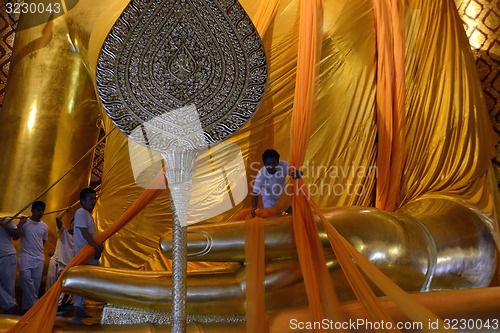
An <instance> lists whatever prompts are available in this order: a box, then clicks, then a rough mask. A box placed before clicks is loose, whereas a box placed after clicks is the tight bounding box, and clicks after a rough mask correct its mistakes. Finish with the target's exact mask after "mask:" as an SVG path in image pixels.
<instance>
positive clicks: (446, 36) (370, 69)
mask: <svg viewBox="0 0 500 333" xmlns="http://www.w3.org/2000/svg"><path fill="white" fill-rule="evenodd" d="M240 2H241V3H242V5H243V6H244V7H245V9H246V10H247V12H248V13H249V15H250V17H253V18H255V17H259V22H261V21H260V20H262V22H269V23H265V24H263V25H262V26H260V25H259V24H260V23H256V25H257V26H258V27H259V29H263V30H264V31H267V33H266V34H265V35H263V39H264V44H265V46H266V50H267V52H268V54H267V55H268V59H269V70H270V77H269V85H268V88H267V92H266V95H265V98H264V101H263V102H262V107H261V110H259V112H258V114H257V115H256V116H255V117H254V118H253V119H252V121H251V122H250V123H249V124H248V125H247V126H246V127H245V128H243V129H242V130H241V131H240V132H238V133H237V134H236V135H235V136H233V137H232V138H231V139H230V141H231V142H233V143H236V144H237V145H238V146H239V147H240V148H241V150H242V152H243V156H244V157H245V160H246V163H247V165H246V167H247V174H248V178H249V180H251V179H252V177H255V175H256V172H257V170H258V168H259V167H260V164H259V163H260V154H261V152H262V151H263V150H264V149H265V148H276V149H277V150H278V151H279V152H280V153H281V155H282V158H283V159H284V160H289V161H290V162H291V164H292V165H294V166H295V167H297V168H301V169H302V171H303V172H304V176H303V181H296V182H295V194H296V195H295V196H294V201H293V208H294V218H297V219H299V220H302V221H303V222H305V223H303V224H302V223H299V222H294V228H295V233H296V235H297V247H298V251H299V253H300V256H302V257H301V258H300V261H301V265H302V269H303V272H304V273H305V274H304V278H305V280H306V285H307V289H308V297H309V302H310V306H311V309H312V313H313V314H314V317H313V318H324V317H325V316H327V317H329V318H336V316H338V314H336V313H335V308H336V307H335V298H334V297H333V296H331V295H333V294H331V293H333V288H331V287H329V283H326V276H325V273H324V271H322V270H321V269H320V268H319V267H321V260H322V259H321V255H319V252H318V251H320V249H319V248H318V247H317V245H315V242H316V241H315V240H311V243H303V244H302V243H301V242H303V241H305V240H306V237H303V236H305V235H312V234H314V233H315V232H316V231H315V230H314V229H312V230H310V229H309V230H308V228H310V227H312V224H311V223H307V221H308V220H309V219H310V216H311V214H312V212H311V208H310V206H309V203H308V202H307V201H306V197H304V196H302V194H300V193H309V194H310V196H311V197H312V199H313V200H312V201H311V202H310V204H311V205H312V206H313V207H315V205H316V204H317V207H332V206H350V205H357V206H377V207H382V208H386V209H387V210H389V211H393V210H396V211H397V210H398V209H399V208H401V207H404V205H405V204H406V203H409V202H412V201H414V200H417V199H422V198H429V199H430V198H447V199H450V200H454V201H456V202H458V203H461V204H463V205H465V206H467V207H470V208H471V209H474V210H475V211H476V212H478V213H479V214H481V215H482V216H483V217H484V219H485V221H486V222H487V224H488V227H489V228H490V230H491V231H492V233H493V235H494V237H495V239H496V240H497V241H498V239H499V238H498V226H497V216H496V208H497V207H499V206H498V198H497V196H496V191H497V190H496V183H495V182H494V180H493V176H492V171H491V168H490V167H491V165H490V164H491V163H490V159H491V158H492V157H493V156H494V154H495V151H494V145H495V142H496V140H495V137H494V134H493V131H492V129H491V125H490V123H489V119H488V115H487V112H486V108H485V106H484V102H483V100H482V96H481V90H480V84H479V80H478V78H477V74H476V72H475V64H474V61H473V58H472V55H471V53H470V50H469V44H468V41H467V38H466V36H465V34H464V32H463V28H462V24H461V21H460V19H459V17H458V15H457V13H456V9H455V7H454V6H455V5H454V3H453V1H451V0H437V1H436V0H421V1H416V0H410V1H405V2H404V4H405V7H402V6H401V3H402V1H389V0H387V1H383V2H380V3H377V5H378V4H382V5H381V6H380V7H379V6H374V2H376V1H374V2H372V1H367V0H349V1H347V0H339V1H325V2H324V3H323V4H321V1H319V0H318V1H309V0H307V1H304V0H303V1H299V0H281V1H280V2H279V3H278V2H276V4H277V6H276V7H274V6H272V4H271V2H269V7H268V8H264V4H265V3H266V2H267V0H242V1H240ZM125 4H126V1H117V2H115V5H116V6H113V7H110V9H109V12H107V13H103V18H102V19H101V20H100V21H99V23H98V24H97V25H96V26H95V27H94V29H93V33H92V36H91V40H90V43H89V54H88V59H89V61H90V62H92V61H95V59H97V54H98V51H99V46H98V45H100V44H99V41H101V42H102V39H103V38H104V37H105V35H106V31H107V30H106V28H107V29H109V26H110V18H113V17H114V18H116V17H117V12H118V11H119V7H120V6H123V5H125ZM392 10H394V11H392ZM398 10H399V11H398ZM257 13H258V15H257ZM314 13H318V14H319V15H317V16H315V14H314ZM321 14H322V15H321ZM271 18H274V19H273V20H271V21H270V19H271ZM403 18H404V36H405V38H404V48H402V47H401V46H402V44H398V43H402V42H403V41H402V40H401V38H400V37H401V29H402V28H403V26H398V22H402V21H403ZM309 20H312V21H309ZM398 20H400V21H398ZM306 22H308V23H306ZM307 26H309V28H310V27H316V26H317V29H312V30H309V31H308V30H307ZM387 28H388V29H389V30H384V29H387ZM391 29H392V30H391ZM260 31H261V30H260ZM315 37H318V38H317V44H315V43H314V39H315ZM386 38H389V39H390V40H387V39H386ZM385 42H387V44H385ZM384 45H385V47H384ZM319 49H320V50H321V52H320V53H318V57H317V58H316V55H315V51H316V50H319ZM402 50H405V51H406V52H405V53H403V54H402ZM298 54H300V55H302V56H303V57H305V58H301V56H297V55H298ZM403 56H404V63H403V62H402V61H401V60H402V57H403ZM301 59H302V60H301ZM303 59H306V60H303ZM314 59H316V60H317V63H318V67H316V66H314V63H315V62H313V60H314ZM90 65H91V66H90V67H91V68H92V66H93V64H92V63H91V64H90ZM403 65H404V69H403V68H401V66H403ZM391 68H392V71H391ZM314 72H316V73H317V75H311V73H314ZM300 73H303V74H300ZM304 73H305V74H304ZM402 73H404V76H401V75H402ZM384 74H385V76H384ZM384 77H385V78H388V80H385V81H384ZM301 79H305V80H309V81H307V82H301ZM402 87H405V89H404V92H403V91H402V90H401V89H402ZM387 96H389V97H387ZM313 97H314V98H313ZM312 110H314V114H313V113H312ZM302 116H303V117H304V118H300V117H302ZM297 117H299V118H297ZM106 125H107V131H109V130H110V128H111V127H110V126H111V124H110V123H109V122H107V123H106ZM105 156H106V160H105V168H104V178H103V183H102V190H101V195H100V199H99V202H98V206H97V207H96V218H97V219H96V220H97V221H98V229H99V230H100V231H103V230H105V229H107V228H108V227H109V226H111V225H113V223H114V222H115V220H116V219H117V217H118V216H122V214H123V212H124V211H126V210H127V208H128V207H130V208H129V210H130V209H132V210H134V211H135V210H136V209H137V208H138V207H137V206H136V205H133V206H132V203H133V202H134V201H135V200H136V198H137V197H138V196H139V194H140V193H143V191H144V189H142V188H140V187H138V186H136V185H135V183H134V179H133V175H132V172H131V167H130V158H129V155H128V151H127V139H126V137H125V136H124V135H123V134H121V133H118V132H117V131H115V133H113V134H112V135H110V137H109V138H108V140H107V145H106V153H105ZM393 180H394V182H392V181H393ZM146 193H151V192H150V191H146ZM155 193H156V192H155ZM299 194H300V195H299ZM139 202H142V204H144V201H143V200H139ZM248 204H249V201H246V202H244V203H242V204H240V205H237V206H236V207H235V208H233V209H232V210H230V211H228V212H226V213H224V214H221V215H219V216H217V217H216V218H213V219H211V221H209V222H207V223H210V222H222V221H224V222H227V223H228V224H230V221H231V220H232V217H234V216H235V215H236V214H238V212H239V211H240V210H241V209H242V208H243V207H245V206H246V207H247V206H248ZM168 207H169V203H168V194H167V193H162V195H160V196H159V197H158V199H156V200H155V201H153V202H152V203H151V204H149V205H148V206H147V208H146V209H143V210H142V211H141V212H140V213H139V212H138V211H136V212H135V213H137V214H138V215H137V217H136V218H135V219H134V220H133V223H130V224H128V225H127V226H125V227H124V228H123V229H122V230H121V231H120V232H119V233H118V234H117V235H115V236H114V237H112V238H111V239H109V240H108V241H107V242H106V248H105V252H104V254H103V258H102V262H103V264H104V265H105V266H112V267H121V268H133V269H153V270H161V269H170V262H169V261H168V260H167V259H165V258H164V257H163V256H162V255H161V253H160V249H159V247H158V240H159V237H160V236H161V235H162V234H163V233H164V232H166V231H169V230H170V226H171V217H170V216H169V214H168ZM120 220H123V218H122V219H120ZM327 231H328V234H329V236H331V237H332V239H333V240H334V241H333V242H332V243H333V244H332V245H333V247H334V248H335V246H340V251H341V252H339V253H337V256H339V260H341V259H340V257H342V255H348V257H346V259H345V261H344V262H348V261H350V259H349V258H350V257H351V258H356V260H357V261H358V264H360V266H362V267H363V269H365V272H369V273H371V274H374V275H375V276H376V274H377V273H376V272H375V271H371V269H372V268H371V267H370V265H369V264H368V263H363V258H360V257H357V255H356V252H350V251H351V249H350V248H349V245H348V244H344V243H343V241H342V239H341V238H339V237H338V236H336V235H335V230H331V229H330V230H328V227H327ZM256 234H257V235H258V234H259V232H258V231H257V232H256ZM131 239H133V240H134V241H133V242H131V241H130V240H131ZM308 251H311V252H308ZM83 255H85V253H84V254H83ZM87 255H89V254H88V253H87ZM316 261H319V266H314V264H313V263H314V262H316ZM308 262H309V263H310V264H311V267H313V268H314V269H311V268H309V269H306V267H307V266H305V265H306V264H307V263H308ZM317 264H318V263H317ZM365 264H366V265H365ZM213 265H214V264H208V263H197V264H190V268H197V269H200V268H204V267H206V268H210V267H212V266H213ZM221 265H228V264H221ZM255 269H256V270H258V267H257V268H255ZM351 269H352V270H351ZM351 269H350V268H347V269H346V272H348V274H353V275H351V278H352V280H356V279H357V277H356V276H357V275H356V274H357V273H356V269H355V268H351ZM349 272H350V273H349ZM315 275H317V276H315ZM380 279H381V280H382V282H381V284H382V286H379V287H380V288H381V289H382V290H384V292H386V293H387V294H391V293H392V295H393V296H394V297H395V299H398V300H400V304H402V305H406V306H408V303H406V300H405V298H404V295H401V294H400V293H399V292H398V291H397V289H391V288H392V286H390V282H389V281H385V280H383V277H380ZM257 282H258V281H256V282H255V285H254V287H256V288H258V284H257ZM358 282H359V281H358ZM323 283H326V284H323ZM320 285H321V287H322V288H326V291H325V290H324V289H322V291H321V293H320V292H319V290H318V287H319V286H320ZM356 285H357V286H359V288H361V289H360V290H358V292H359V293H360V295H366V297H367V299H370V298H369V293H370V291H368V290H362V289H363V288H364V287H363V282H362V281H361V282H359V284H356ZM388 285H389V287H387V286H388ZM384 288H385V289H384ZM330 289H331V290H330ZM395 290H396V291H395ZM54 293H55V292H54ZM48 295H49V296H46V297H52V296H50V295H51V294H50V293H49V294H48ZM371 300H372V301H373V302H376V300H374V299H373V298H372V299H371ZM257 302H258V300H257ZM328 302H333V303H332V304H329V303H328ZM39 304H40V305H39ZM257 304H259V303H257ZM49 308H50V306H46V307H45V306H44V305H43V302H39V303H38V304H37V309H38V310H36V309H35V308H34V309H35V310H34V312H36V311H51V312H47V313H45V315H48V314H52V316H49V317H45V318H52V317H53V315H54V312H55V308H54V306H52V308H54V309H50V310H49ZM372 309H377V305H376V304H374V305H373V308H372ZM373 311H374V312H373V316H374V318H384V317H383V316H384V314H383V313H378V312H377V311H378V310H373ZM30 313H33V312H31V311H30V312H29V313H28V314H27V317H28V318H29V316H30ZM424 313H425V309H419V311H416V315H417V316H419V315H423V314H424ZM262 315H263V314H262V313H256V314H255V316H256V317H257V318H259V316H262ZM425 315H428V316H431V315H430V314H427V313H425ZM377 316H378V317H377ZM20 326H22V325H20ZM40 331H42V332H43V330H42V329H41V330H40Z"/></svg>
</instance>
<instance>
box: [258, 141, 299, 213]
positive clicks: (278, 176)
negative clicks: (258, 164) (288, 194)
mask: <svg viewBox="0 0 500 333" xmlns="http://www.w3.org/2000/svg"><path fill="white" fill-rule="evenodd" d="M262 162H263V163H264V166H263V167H262V168H261V169H260V170H259V171H258V172H257V176H256V178H255V183H254V185H253V192H252V212H251V213H252V216H255V210H256V209H257V204H258V202H259V195H261V196H262V204H263V205H264V208H273V207H274V205H276V202H277V201H278V199H279V197H280V196H281V194H283V192H284V191H285V185H286V184H285V181H286V176H287V175H288V174H289V172H290V164H288V162H286V161H280V154H279V153H278V152H277V151H276V150H274V149H268V150H266V151H264V153H263V154H262ZM288 210H289V209H287V211H288Z"/></svg>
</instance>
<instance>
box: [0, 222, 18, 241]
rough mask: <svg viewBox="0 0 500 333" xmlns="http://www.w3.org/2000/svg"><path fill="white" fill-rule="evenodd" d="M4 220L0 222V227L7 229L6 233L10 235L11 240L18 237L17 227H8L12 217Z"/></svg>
mask: <svg viewBox="0 0 500 333" xmlns="http://www.w3.org/2000/svg"><path fill="white" fill-rule="evenodd" d="M4 220H6V222H5V223H4ZM4 220H2V223H0V225H2V227H3V228H4V229H5V231H7V233H8V234H9V235H10V236H11V237H12V239H13V240H16V239H19V237H20V233H19V229H18V228H14V229H13V228H10V227H9V225H10V224H11V223H12V218H5V219H4Z"/></svg>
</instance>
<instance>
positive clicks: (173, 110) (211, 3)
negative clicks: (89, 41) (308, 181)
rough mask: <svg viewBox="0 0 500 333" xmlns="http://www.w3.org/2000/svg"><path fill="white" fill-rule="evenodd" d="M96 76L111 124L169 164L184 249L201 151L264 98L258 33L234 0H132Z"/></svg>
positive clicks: (114, 30) (224, 135)
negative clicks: (190, 203) (161, 156)
mask: <svg viewBox="0 0 500 333" xmlns="http://www.w3.org/2000/svg"><path fill="white" fill-rule="evenodd" d="M96 76H97V91H98V94H99V97H100V99H101V101H102V105H103V107H104V110H105V111H106V113H107V114H108V115H109V117H110V118H111V120H112V121H113V123H114V124H115V125H116V126H117V127H118V128H119V129H120V130H121V131H122V132H124V133H125V134H126V135H127V136H129V138H131V139H132V140H134V141H136V142H138V143H140V144H142V145H144V146H147V147H149V148H151V149H154V150H157V151H160V152H161V153H162V155H163V157H164V158H165V160H166V161H167V165H168V170H167V172H166V176H167V179H168V183H169V188H170V191H171V196H172V199H173V203H174V205H173V206H174V207H173V208H175V211H176V217H177V218H176V219H175V220H174V238H176V231H175V230H176V229H175V228H176V225H177V226H178V227H179V226H180V228H181V231H180V232H179V233H180V234H179V236H178V237H177V238H178V239H179V238H182V237H184V239H183V240H181V241H180V243H181V244H179V242H177V244H178V245H175V244H174V247H175V246H177V248H178V250H179V251H183V249H182V247H183V246H184V245H182V244H183V243H185V235H183V233H185V230H184V229H185V225H186V213H187V209H188V204H189V190H190V187H191V180H192V175H193V173H194V162H195V160H196V157H197V154H198V151H199V150H200V149H203V148H205V147H207V146H211V145H215V144H216V143H218V142H220V141H222V140H224V139H226V138H228V137H229V136H230V135H231V134H233V133H235V132H236V131H237V130H239V129H240V128H241V127H242V126H244V125H245V123H246V122H247V121H248V120H249V119H250V118H251V117H252V115H253V114H254V113H255V112H256V110H257V107H258V105H259V103H260V101H261V99H262V96H263V94H264V90H265V84H266V82H267V66H266V58H265V52H264V48H263V45H262V42H261V39H260V37H259V35H258V33H257V31H256V30H255V27H254V26H253V24H252V22H251V20H250V18H249V17H248V15H247V14H246V13H245V11H244V9H243V8H242V7H241V5H240V4H239V3H238V1H237V0H162V1H158V0H157V1H151V0H150V1H138V0H137V1H135V0H133V1H132V2H131V3H130V4H129V5H128V6H127V7H126V9H125V10H124V11H123V13H122V15H121V17H120V18H119V19H118V20H117V22H116V23H115V25H114V26H113V28H112V29H111V31H110V33H109V35H108V36H107V38H106V40H105V42H104V44H103V46H102V50H101V53H100V56H99V59H98V65H97V74H96ZM184 247H185V246H184ZM175 252H176V251H175V250H174V256H175ZM181 257H182V255H181ZM176 260H177V261H180V260H183V261H185V258H179V257H177V258H176V257H174V272H173V273H174V275H175V261H176ZM175 279H176V278H175V276H174V282H175ZM174 292H175V288H174ZM174 301H175V295H174ZM174 312H175V304H174ZM174 319H175V318H174ZM174 322H175V320H174ZM180 330H182V329H180Z"/></svg>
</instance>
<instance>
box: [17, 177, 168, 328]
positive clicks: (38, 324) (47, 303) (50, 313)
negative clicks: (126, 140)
mask: <svg viewBox="0 0 500 333" xmlns="http://www.w3.org/2000/svg"><path fill="white" fill-rule="evenodd" d="M164 181H165V180H164V175H163V173H161V174H158V176H157V177H156V178H155V180H154V181H153V182H154V183H155V184H157V183H159V182H162V183H163V182H164ZM153 188H156V187H153ZM163 191H164V190H145V191H144V192H143V193H142V194H141V195H140V196H139V197H138V198H137V200H136V201H135V202H134V204H132V205H131V206H130V207H129V208H128V209H127V210H126V211H125V213H123V215H122V216H121V217H120V218H119V219H118V220H116V221H115V223H114V224H113V225H111V226H110V227H109V228H107V229H106V230H104V231H103V232H102V233H100V234H99V235H98V236H97V237H96V238H95V241H96V242H97V243H98V244H102V243H104V241H106V239H108V238H109V237H111V236H112V235H114V234H115V233H116V232H118V231H119V230H120V229H121V228H123V227H124V226H125V225H126V224H127V223H129V222H130V221H131V220H132V219H133V218H134V217H135V216H136V215H137V214H138V213H139V212H140V211H141V210H142V209H143V208H144V207H146V206H147V205H148V204H149V203H150V202H151V201H153V200H154V199H155V198H156V197H157V196H158V195H159V194H160V193H162V192H163ZM93 255H94V248H93V247H92V246H91V245H88V244H87V245H85V246H84V247H83V248H82V249H81V250H80V252H78V254H77V255H76V256H75V257H74V258H73V259H72V260H71V261H70V262H69V264H68V266H66V268H65V269H64V271H63V274H64V272H66V271H67V270H68V269H70V268H71V267H73V266H77V265H82V264H85V263H86V262H88V261H89V260H90V258H91V257H92V256H93ZM63 274H61V276H60V277H59V279H58V280H57V281H56V283H54V285H53V286H52V287H51V288H50V289H49V291H48V292H46V293H45V295H44V296H43V297H42V298H41V299H40V300H39V301H38V302H37V303H36V304H35V305H34V306H33V307H32V308H31V309H30V310H29V311H28V312H27V313H26V314H25V315H24V316H23V317H22V318H21V319H19V321H18V322H17V324H16V325H15V326H13V327H11V328H10V329H9V330H8V332H9V333H21V332H25V333H33V332H39V333H49V332H52V327H53V326H54V322H55V319H56V311H57V305H58V302H59V295H60V294H61V289H62V287H61V277H62V275H63Z"/></svg>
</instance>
